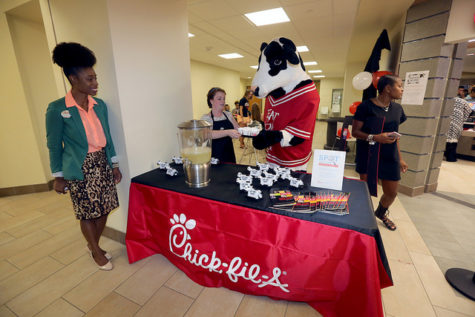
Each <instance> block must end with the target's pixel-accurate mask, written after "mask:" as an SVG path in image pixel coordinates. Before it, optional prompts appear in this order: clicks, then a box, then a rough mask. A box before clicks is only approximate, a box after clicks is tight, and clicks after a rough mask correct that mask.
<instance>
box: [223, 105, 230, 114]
mask: <svg viewBox="0 0 475 317" xmlns="http://www.w3.org/2000/svg"><path fill="white" fill-rule="evenodd" d="M224 110H226V111H227V112H229V110H231V109H229V105H228V104H225V105H224Z"/></svg>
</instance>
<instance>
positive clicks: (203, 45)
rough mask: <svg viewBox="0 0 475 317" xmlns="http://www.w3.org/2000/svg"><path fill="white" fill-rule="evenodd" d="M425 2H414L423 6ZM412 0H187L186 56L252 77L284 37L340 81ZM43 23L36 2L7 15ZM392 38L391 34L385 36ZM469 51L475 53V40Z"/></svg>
mask: <svg viewBox="0 0 475 317" xmlns="http://www.w3.org/2000/svg"><path fill="white" fill-rule="evenodd" d="M423 1H425V0H416V1H415V2H423ZM413 2H414V0H187V4H188V20H189V31H190V32H191V33H194V34H195V37H193V38H191V39H190V55H191V58H192V59H193V60H197V61H201V62H204V63H208V64H212V65H217V66H221V67H224V68H228V69H232V70H235V71H238V72H239V73H240V75H241V77H242V78H247V77H250V76H253V75H254V73H255V70H254V69H252V68H250V67H249V66H251V65H257V59H258V57H259V53H260V52H259V48H260V45H261V43H262V42H264V41H265V42H269V41H270V40H272V39H274V38H276V37H281V36H284V37H288V38H290V39H291V40H293V41H294V42H295V44H296V45H307V46H308V47H309V49H310V51H309V52H304V53H301V55H302V58H303V59H304V61H313V60H315V61H317V62H318V63H319V65H317V66H308V67H307V69H322V70H323V74H324V75H326V76H327V77H343V75H344V70H345V64H346V63H347V62H353V61H366V60H367V59H368V57H369V54H370V52H371V50H372V48H373V45H374V42H375V41H376V39H377V37H378V35H379V34H380V32H381V31H382V29H383V28H386V29H388V31H389V32H391V31H390V30H391V28H392V27H393V26H394V25H395V24H396V23H398V21H399V20H400V19H401V18H402V17H403V16H404V14H405V12H406V11H407V9H408V8H409V7H410V6H411V5H412V3H413ZM276 7H283V8H284V10H285V11H286V12H287V14H288V15H289V18H290V20H291V22H287V23H281V24H275V25H268V26H261V27H256V26H254V25H253V24H252V23H251V22H249V21H248V20H247V19H246V18H245V17H244V13H248V12H254V11H259V10H265V9H271V8H276ZM8 13H9V14H11V15H15V16H17V17H20V18H23V19H27V20H31V21H35V22H37V23H42V18H41V13H40V8H39V3H38V1H29V2H26V3H25V4H24V5H22V6H19V7H17V8H15V9H13V10H10V11H9V12H8ZM389 36H390V37H391V34H389ZM231 52H237V53H240V54H241V55H243V56H244V58H240V59H234V60H225V59H222V58H220V57H218V56H217V55H218V54H222V53H231ZM467 53H475V42H474V43H469V47H468V50H467ZM464 73H475V55H473V56H466V58H465V60H464Z"/></svg>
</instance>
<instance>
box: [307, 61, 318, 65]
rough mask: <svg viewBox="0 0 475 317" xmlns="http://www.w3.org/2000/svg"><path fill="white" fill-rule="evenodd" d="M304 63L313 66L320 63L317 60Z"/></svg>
mask: <svg viewBox="0 0 475 317" xmlns="http://www.w3.org/2000/svg"><path fill="white" fill-rule="evenodd" d="M303 64H304V65H305V66H313V65H317V64H318V63H317V62H316V61H311V62H304V63H303Z"/></svg>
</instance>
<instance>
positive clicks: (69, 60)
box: [46, 43, 122, 271]
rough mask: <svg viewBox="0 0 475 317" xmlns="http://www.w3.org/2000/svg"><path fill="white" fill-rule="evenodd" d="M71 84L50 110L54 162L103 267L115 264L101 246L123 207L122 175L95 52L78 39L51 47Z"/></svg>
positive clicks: (58, 181)
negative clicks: (114, 214)
mask: <svg viewBox="0 0 475 317" xmlns="http://www.w3.org/2000/svg"><path fill="white" fill-rule="evenodd" d="M53 61H54V63H56V64H57V65H59V66H60V67H61V68H62V69H63V72H64V75H65V76H66V78H67V79H68V81H69V83H70V84H71V90H70V91H69V92H68V93H67V94H66V96H65V97H63V98H60V99H58V100H56V101H53V102H51V103H50V104H49V105H48V109H47V110H46V138H47V146H48V149H49V159H50V167H51V172H52V173H53V176H54V177H55V179H54V183H53V188H54V190H55V191H56V192H57V193H58V194H65V193H66V192H67V191H68V190H69V193H70V196H71V200H72V203H73V208H74V212H75V214H76V218H77V219H79V223H80V226H81V231H82V234H83V235H84V238H85V239H86V241H87V248H88V249H89V252H90V255H91V256H92V258H93V259H94V261H95V263H96V264H97V266H98V267H99V269H101V270H106V271H109V270H112V268H113V265H112V262H111V261H110V260H111V258H112V257H111V255H110V254H109V253H107V252H106V251H105V250H102V249H101V248H100V247H99V240H100V238H101V235H102V232H103V230H104V227H105V225H106V222H107V216H108V215H109V213H110V212H111V211H112V210H114V209H115V208H117V207H119V200H118V197H117V190H116V188H115V185H116V184H118V183H119V182H120V181H121V179H122V174H121V172H120V170H119V164H118V160H117V156H116V153H115V149H114V144H113V143H112V137H111V133H110V130H109V120H108V114H107V106H106V104H105V103H104V101H102V100H101V99H99V98H94V97H93V96H95V95H96V94H97V90H98V83H97V76H96V73H95V72H94V69H93V66H94V65H95V63H96V57H95V56H94V53H93V52H92V51H91V50H89V49H88V48H87V47H84V46H82V45H81V44H78V43H60V44H58V45H57V46H56V47H55V49H54V50H53Z"/></svg>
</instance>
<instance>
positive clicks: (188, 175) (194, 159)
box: [178, 120, 212, 188]
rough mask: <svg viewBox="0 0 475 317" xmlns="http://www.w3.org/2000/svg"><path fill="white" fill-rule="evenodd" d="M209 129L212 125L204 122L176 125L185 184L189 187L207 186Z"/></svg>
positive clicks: (209, 151) (209, 155) (193, 121)
mask: <svg viewBox="0 0 475 317" xmlns="http://www.w3.org/2000/svg"><path fill="white" fill-rule="evenodd" d="M211 127H212V125H211V124H210V123H208V122H206V121H204V120H190V121H186V122H182V123H180V124H179V125H178V142H179V144H180V153H181V156H182V157H183V170H184V172H185V182H186V183H187V184H188V186H190V187H194V188H199V187H205V186H208V184H209V181H210V165H211V164H210V161H211Z"/></svg>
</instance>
